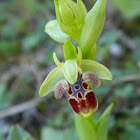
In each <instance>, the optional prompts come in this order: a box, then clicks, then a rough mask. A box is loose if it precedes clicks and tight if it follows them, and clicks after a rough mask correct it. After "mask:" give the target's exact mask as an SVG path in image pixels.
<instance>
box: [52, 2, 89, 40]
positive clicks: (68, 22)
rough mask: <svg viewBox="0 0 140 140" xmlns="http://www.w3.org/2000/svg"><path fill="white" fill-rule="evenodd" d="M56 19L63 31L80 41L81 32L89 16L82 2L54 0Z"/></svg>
mask: <svg viewBox="0 0 140 140" xmlns="http://www.w3.org/2000/svg"><path fill="white" fill-rule="evenodd" d="M54 4H55V11H56V18H57V21H58V24H59V26H60V28H61V30H62V31H63V32H64V33H66V34H68V35H69V36H71V37H72V38H74V39H76V40H78V41H80V36H81V30H82V26H83V23H84V19H85V16H86V14H87V11H86V8H85V6H84V4H83V2H82V1H81V0H78V2H77V3H75V2H73V1H72V0H58V1H57V0H54Z"/></svg>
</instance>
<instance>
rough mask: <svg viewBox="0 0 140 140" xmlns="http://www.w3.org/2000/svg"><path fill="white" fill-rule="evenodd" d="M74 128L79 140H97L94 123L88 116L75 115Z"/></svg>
mask: <svg viewBox="0 0 140 140" xmlns="http://www.w3.org/2000/svg"><path fill="white" fill-rule="evenodd" d="M75 128H76V131H77V133H78V136H79V140H98V139H97V135H96V131H95V129H94V125H93V123H92V122H91V120H89V118H85V117H81V116H79V115H76V116H75Z"/></svg>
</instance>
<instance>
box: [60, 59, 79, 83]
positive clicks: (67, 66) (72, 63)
mask: <svg viewBox="0 0 140 140" xmlns="http://www.w3.org/2000/svg"><path fill="white" fill-rule="evenodd" d="M62 70H63V73H64V76H65V78H66V79H67V81H68V82H69V83H70V84H71V85H73V84H74V83H75V82H76V81H77V75H78V65H77V62H76V60H67V61H66V62H65V63H64V64H63V65H62Z"/></svg>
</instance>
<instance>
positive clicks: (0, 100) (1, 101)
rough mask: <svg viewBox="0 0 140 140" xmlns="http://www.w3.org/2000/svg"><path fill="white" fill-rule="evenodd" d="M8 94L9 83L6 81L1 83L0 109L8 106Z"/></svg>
mask: <svg viewBox="0 0 140 140" xmlns="http://www.w3.org/2000/svg"><path fill="white" fill-rule="evenodd" d="M8 95H9V94H8V92H7V85H6V84H5V83H0V110H3V109H6V108H7V107H8V99H9V96H8Z"/></svg>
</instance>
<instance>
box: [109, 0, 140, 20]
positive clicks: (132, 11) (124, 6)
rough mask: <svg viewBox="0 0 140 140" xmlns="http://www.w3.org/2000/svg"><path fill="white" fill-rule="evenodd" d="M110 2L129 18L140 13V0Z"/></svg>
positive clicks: (112, 0)
mask: <svg viewBox="0 0 140 140" xmlns="http://www.w3.org/2000/svg"><path fill="white" fill-rule="evenodd" d="M110 2H111V4H112V5H114V6H115V7H116V8H118V9H119V10H120V11H121V12H122V13H123V15H124V16H125V17H127V18H130V19H134V18H136V17H137V16H139V15H140V8H139V5H140V1H139V0H129V1H128V0H117V1H116V0H110Z"/></svg>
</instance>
